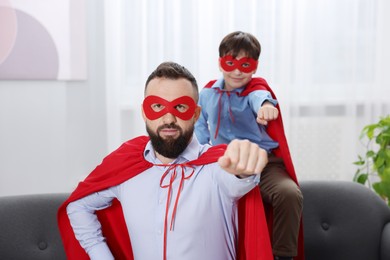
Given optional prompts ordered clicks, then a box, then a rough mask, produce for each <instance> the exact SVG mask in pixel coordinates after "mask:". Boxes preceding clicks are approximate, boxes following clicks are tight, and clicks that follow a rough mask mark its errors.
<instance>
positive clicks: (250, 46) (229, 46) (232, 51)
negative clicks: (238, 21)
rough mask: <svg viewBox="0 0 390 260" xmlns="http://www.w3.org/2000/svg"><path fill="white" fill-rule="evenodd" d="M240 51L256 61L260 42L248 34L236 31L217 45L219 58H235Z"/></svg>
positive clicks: (259, 51) (259, 50)
mask: <svg viewBox="0 0 390 260" xmlns="http://www.w3.org/2000/svg"><path fill="white" fill-rule="evenodd" d="M241 51H243V52H245V54H246V55H248V57H250V58H252V59H254V60H258V59H259V56H260V53H261V45H260V42H259V41H258V40H257V39H256V37H255V36H253V35H252V34H250V33H246V32H241V31H236V32H232V33H229V34H228V35H226V36H225V37H224V38H223V39H222V41H221V43H220V45H219V57H223V56H226V55H232V56H233V58H235V57H237V55H238V54H239V53H240V52H241Z"/></svg>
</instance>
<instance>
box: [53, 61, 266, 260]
mask: <svg viewBox="0 0 390 260" xmlns="http://www.w3.org/2000/svg"><path fill="white" fill-rule="evenodd" d="M197 101H198V87H197V83H196V80H195V78H194V77H193V76H192V74H191V73H190V72H189V71H188V70H187V69H186V68H184V67H183V66H180V65H178V64H176V63H173V62H166V63H162V64H161V65H160V66H158V67H157V69H156V70H155V71H154V72H153V73H152V74H151V75H150V76H149V78H148V79H147V81H146V85H145V99H144V102H143V106H142V115H143V118H144V120H145V123H146V130H147V132H148V134H149V137H138V138H135V139H133V140H130V141H128V142H126V143H124V144H123V145H122V146H121V147H120V148H118V149H117V150H116V151H114V152H113V153H111V154H110V155H108V156H107V157H106V158H105V159H104V160H103V162H102V164H101V165H99V166H98V167H96V169H95V170H94V171H93V172H92V173H91V174H90V175H89V176H88V177H87V178H86V180H85V181H83V182H81V183H80V184H79V186H78V187H77V188H76V190H75V191H74V192H73V193H72V195H71V196H70V198H69V199H68V200H67V201H66V202H65V203H64V204H63V205H62V206H61V207H60V209H59V214H58V221H59V227H60V231H61V235H62V239H63V242H64V245H65V249H66V252H67V256H68V258H69V259H88V257H89V258H90V259H114V257H115V258H116V259H133V258H134V259H153V260H154V259H170V260H171V259H172V260H173V259H178V260H179V259H180V260H182V259H185V260H190V259H194V260H195V259H196V260H198V259H210V260H215V259H224V260H228V259H239V258H244V257H245V258H246V259H260V257H261V259H271V258H272V252H271V249H270V242H269V241H268V240H267V238H268V233H267V228H266V226H265V219H264V214H263V213H264V212H262V211H261V210H262V205H260V206H259V205H258V204H256V203H261V198H260V195H259V192H258V189H253V188H254V187H256V186H257V184H258V182H259V175H258V174H259V173H260V172H261V171H262V170H263V168H264V167H265V165H266V164H267V154H266V151H265V150H263V149H261V148H259V147H258V146H257V145H256V144H254V143H251V142H249V141H246V140H240V141H239V140H234V141H232V142H231V143H230V144H229V145H227V146H226V145H225V146H217V147H212V148H210V146H208V145H200V144H199V142H198V141H197V139H196V137H195V136H194V135H193V132H194V125H195V122H196V120H197V119H198V117H199V114H200V109H201V108H200V107H198V106H197V105H196V103H197ZM252 191H253V192H252ZM256 191H257V193H256ZM246 194H247V195H246ZM244 195H245V196H244ZM242 197H243V198H242ZM240 198H242V199H240ZM238 204H239V206H240V207H238V206H237V205H238ZM238 211H240V212H241V213H240V214H238ZM238 215H239V216H238ZM251 221H252V222H251ZM253 223H257V225H256V226H257V227H258V228H257V229H256V228H255V225H254V224H253ZM239 228H240V231H238V229H239ZM254 231H255V232H257V234H254ZM238 237H239V239H238ZM76 239H77V240H76ZM130 240H131V241H130ZM242 240H245V241H244V242H241V241H242ZM77 241H78V242H77ZM237 244H238V245H239V248H237ZM248 248H249V249H251V250H248ZM250 251H251V252H250ZM85 252H86V253H85Z"/></svg>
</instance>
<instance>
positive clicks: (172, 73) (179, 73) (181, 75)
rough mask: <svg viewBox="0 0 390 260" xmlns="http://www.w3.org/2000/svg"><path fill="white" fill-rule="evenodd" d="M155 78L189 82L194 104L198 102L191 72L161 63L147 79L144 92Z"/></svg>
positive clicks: (181, 67)
mask: <svg viewBox="0 0 390 260" xmlns="http://www.w3.org/2000/svg"><path fill="white" fill-rule="evenodd" d="M155 78H166V79H186V80H188V81H189V82H191V84H192V86H193V88H194V97H195V102H196V103H197V102H198V98H199V91H198V84H197V82H196V79H195V77H194V76H193V75H192V74H191V72H190V71H189V70H188V69H186V68H185V67H184V66H182V65H180V64H177V63H175V62H171V61H167V62H163V63H161V64H160V65H159V66H158V67H157V68H156V69H155V70H154V71H153V72H152V73H151V74H150V75H149V77H148V79H147V80H146V83H145V92H144V93H146V89H147V88H148V84H149V82H150V81H151V80H153V79H155Z"/></svg>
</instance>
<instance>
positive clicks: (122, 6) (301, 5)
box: [105, 0, 390, 180]
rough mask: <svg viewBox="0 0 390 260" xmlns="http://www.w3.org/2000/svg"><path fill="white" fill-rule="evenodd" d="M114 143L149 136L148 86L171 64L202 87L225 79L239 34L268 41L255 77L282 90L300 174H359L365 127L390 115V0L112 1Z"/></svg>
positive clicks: (109, 70)
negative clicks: (228, 47) (223, 55)
mask: <svg viewBox="0 0 390 260" xmlns="http://www.w3.org/2000/svg"><path fill="white" fill-rule="evenodd" d="M105 10H106V16H105V19H106V28H105V30H106V35H107V36H106V47H107V49H106V61H107V86H108V88H107V104H108V110H107V115H108V122H109V125H108V129H109V144H110V147H109V149H111V150H112V149H114V148H115V147H117V145H118V144H120V143H121V142H122V141H124V140H126V139H129V138H132V137H134V136H137V135H139V134H144V123H143V121H142V118H141V116H140V106H141V102H142V99H143V90H144V82H145V80H146V78H147V76H148V75H149V74H150V72H151V71H152V70H153V69H154V68H155V67H156V66H157V65H158V64H160V63H161V62H163V61H168V60H171V61H176V62H178V63H180V64H182V65H184V66H186V67H187V68H188V69H189V70H190V71H191V72H192V73H193V74H194V76H195V77H196V78H197V80H198V84H199V86H200V87H201V86H203V85H204V84H205V83H206V82H208V81H209V80H210V79H215V78H218V77H220V76H221V74H220V72H219V70H218V66H217V60H218V46H219V43H220V41H221V39H222V38H223V37H224V36H225V35H226V34H228V33H230V32H232V31H236V30H241V31H246V32H250V33H252V34H253V35H255V36H256V37H257V38H258V39H259V41H260V43H261V45H262V53H261V55H260V63H259V64H260V65H259V69H258V72H257V75H256V76H260V77H264V78H265V79H266V80H267V81H268V83H269V84H270V86H271V87H272V88H273V90H274V91H275V93H276V95H277V97H278V99H279V101H280V104H281V109H282V115H283V120H284V125H285V130H286V134H287V139H288V142H289V145H290V149H291V153H292V156H293V160H294V163H295V167H296V170H297V175H298V178H300V179H301V180H302V179H344V180H351V179H352V177H353V175H354V173H355V170H356V168H355V166H354V165H353V164H352V162H353V161H355V160H356V158H357V154H358V153H361V152H362V151H363V147H362V145H361V143H360V142H359V133H360V130H361V129H362V127H363V126H364V125H366V124H369V123H373V122H375V121H377V120H378V119H379V117H381V116H385V115H387V114H389V113H390V102H389V99H390V80H389V77H388V75H387V74H388V72H390V71H389V65H390V62H389V61H390V50H389V49H390V48H388V47H387V46H390V35H389V30H388V29H387V28H386V27H385V25H386V24H389V22H390V18H389V15H388V13H389V11H390V3H389V1H387V0H314V1H313V0H295V1H291V0H277V1H271V0H241V1H238V0H213V1H209V0H186V1H182V0H165V1H158V0H118V1H106V9H105Z"/></svg>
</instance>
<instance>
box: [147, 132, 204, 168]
mask: <svg viewBox="0 0 390 260" xmlns="http://www.w3.org/2000/svg"><path fill="white" fill-rule="evenodd" d="M200 153H201V145H200V144H199V141H198V139H197V138H196V136H195V135H192V139H191V141H190V143H189V144H188V145H187V148H186V149H185V150H184V151H183V152H182V153H181V154H180V155H179V157H178V158H176V159H175V160H174V161H173V162H172V163H184V162H188V161H193V160H195V159H198V157H199V155H200ZM144 157H145V159H146V160H147V161H149V162H151V163H161V162H160V161H159V160H158V158H157V157H156V154H155V151H154V148H153V145H152V142H151V141H150V140H149V142H148V143H147V144H146V147H145V150H144Z"/></svg>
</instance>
